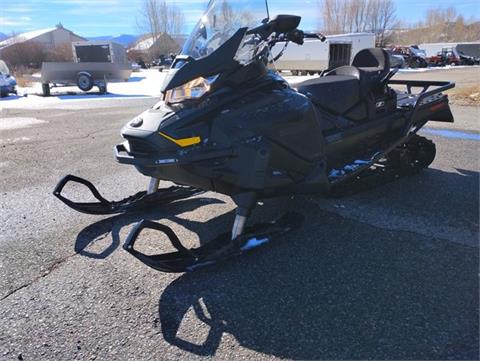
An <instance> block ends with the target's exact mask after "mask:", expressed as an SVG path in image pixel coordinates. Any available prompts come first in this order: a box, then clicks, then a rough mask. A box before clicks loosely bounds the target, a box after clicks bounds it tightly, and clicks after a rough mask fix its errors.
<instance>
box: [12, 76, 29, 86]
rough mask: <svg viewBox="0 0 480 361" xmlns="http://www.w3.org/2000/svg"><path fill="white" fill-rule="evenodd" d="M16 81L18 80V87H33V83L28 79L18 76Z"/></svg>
mask: <svg viewBox="0 0 480 361" xmlns="http://www.w3.org/2000/svg"><path fill="white" fill-rule="evenodd" d="M15 79H16V80H17V85H18V86H19V87H21V88H26V87H29V86H30V85H31V82H29V81H28V80H27V79H25V78H24V77H23V76H21V75H20V76H16V77H15Z"/></svg>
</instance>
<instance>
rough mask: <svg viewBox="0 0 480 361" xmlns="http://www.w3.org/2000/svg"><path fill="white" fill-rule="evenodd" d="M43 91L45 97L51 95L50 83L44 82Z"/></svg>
mask: <svg viewBox="0 0 480 361" xmlns="http://www.w3.org/2000/svg"><path fill="white" fill-rule="evenodd" d="M42 93H43V96H44V97H49V96H50V84H49V83H42Z"/></svg>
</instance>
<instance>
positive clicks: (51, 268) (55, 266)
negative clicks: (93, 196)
mask: <svg viewBox="0 0 480 361" xmlns="http://www.w3.org/2000/svg"><path fill="white" fill-rule="evenodd" d="M115 223H116V221H115V220H113V219H112V220H111V222H110V226H109V230H108V231H107V232H105V234H103V235H101V236H99V237H97V238H95V239H94V240H93V241H92V242H91V243H88V244H86V245H85V246H84V247H82V248H79V249H78V250H77V251H76V252H75V253H73V254H70V255H68V256H67V257H65V258H63V259H59V260H57V261H55V262H53V263H52V264H51V265H50V266H49V267H48V268H47V270H46V271H45V272H44V273H43V274H41V275H39V276H37V277H35V278H33V279H32V280H31V281H30V282H27V283H25V284H23V285H21V286H18V287H17V288H15V289H13V290H11V291H10V292H8V293H7V294H6V295H5V296H3V297H2V298H0V302H2V301H4V300H6V299H7V298H9V297H11V296H12V295H14V294H15V293H17V292H18V291H21V290H23V289H24V288H28V287H30V286H31V285H33V284H35V283H37V282H38V281H40V280H41V279H43V278H45V277H47V276H48V275H49V274H51V273H52V272H53V271H55V270H56V269H58V268H59V267H60V266H61V265H62V264H64V263H66V262H68V261H69V260H70V259H72V258H73V257H75V256H78V255H80V253H81V252H82V251H84V250H85V249H86V248H87V247H88V246H89V245H91V244H94V243H96V242H98V241H101V240H104V239H106V238H107V237H108V235H109V234H111V233H112V231H113V227H114V226H115Z"/></svg>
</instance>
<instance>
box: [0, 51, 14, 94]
mask: <svg viewBox="0 0 480 361" xmlns="http://www.w3.org/2000/svg"><path fill="white" fill-rule="evenodd" d="M16 86H17V81H16V80H15V78H14V77H13V75H12V74H10V69H8V66H7V64H5V62H4V61H3V60H0V97H2V98H3V97H6V96H8V94H17V90H16V89H15V87H16Z"/></svg>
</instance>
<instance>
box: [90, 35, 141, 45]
mask: <svg viewBox="0 0 480 361" xmlns="http://www.w3.org/2000/svg"><path fill="white" fill-rule="evenodd" d="M139 37H140V36H139V35H129V34H122V35H120V36H96V37H92V38H88V40H92V41H114V42H116V43H119V44H122V45H123V46H125V47H127V46H129V45H132V44H133V43H135V42H136V41H137V39H138V38H139Z"/></svg>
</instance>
